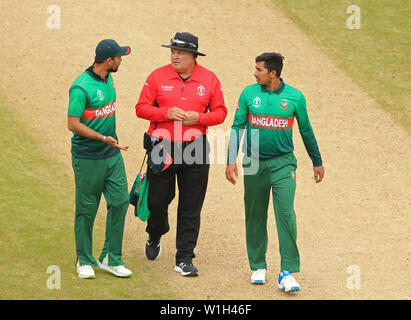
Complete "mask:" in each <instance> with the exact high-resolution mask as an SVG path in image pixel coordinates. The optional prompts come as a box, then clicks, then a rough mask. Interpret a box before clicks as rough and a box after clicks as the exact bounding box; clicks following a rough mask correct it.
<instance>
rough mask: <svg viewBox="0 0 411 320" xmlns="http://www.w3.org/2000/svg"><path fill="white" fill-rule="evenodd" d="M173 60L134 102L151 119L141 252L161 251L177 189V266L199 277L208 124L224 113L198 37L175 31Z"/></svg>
mask: <svg viewBox="0 0 411 320" xmlns="http://www.w3.org/2000/svg"><path fill="white" fill-rule="evenodd" d="M163 47H166V48H170V49H171V63H170V64H168V65H165V66H163V67H160V68H158V69H156V70H154V71H153V72H152V73H151V74H150V75H149V76H148V78H147V80H146V82H145V84H144V86H143V89H142V91H141V94H140V98H139V100H138V103H137V105H136V114H137V117H139V118H143V119H147V120H149V121H150V126H149V129H148V132H146V133H145V135H144V147H145V149H146V150H147V151H148V169H147V177H148V181H149V193H148V206H149V209H150V217H149V219H148V221H147V228H146V231H147V233H148V234H149V237H148V240H147V243H146V247H145V253H146V256H147V258H148V259H150V260H155V259H157V258H158V257H159V256H160V254H161V249H162V247H161V241H160V239H161V236H162V235H163V234H165V233H167V232H168V231H169V229H170V226H169V223H168V206H169V204H170V203H171V201H172V200H173V199H174V197H175V184H176V182H175V181H176V177H177V185H178V190H179V199H178V209H177V235H176V247H177V252H176V264H175V267H174V270H175V271H177V272H180V273H181V274H182V275H183V276H197V275H198V270H197V268H196V267H195V266H194V265H193V262H192V259H193V258H194V257H195V254H194V248H195V247H196V244H197V239H198V233H199V229H200V213H201V208H202V206H203V202H204V198H205V195H206V190H207V182H208V172H209V168H210V164H209V151H210V146H209V143H208V141H207V136H206V134H207V128H208V127H209V126H214V125H218V124H221V123H223V122H224V119H225V117H226V115H227V108H226V107H225V103H224V97H223V92H222V87H221V84H220V81H219V80H218V78H217V76H216V75H215V74H214V73H213V72H212V71H210V70H208V69H206V68H204V67H202V66H200V65H199V64H198V62H197V60H196V59H197V57H198V56H205V54H203V53H201V52H199V51H198V38H197V37H196V36H194V35H192V34H190V33H188V32H181V33H180V32H177V33H176V34H175V36H174V38H172V39H171V41H170V45H163Z"/></svg>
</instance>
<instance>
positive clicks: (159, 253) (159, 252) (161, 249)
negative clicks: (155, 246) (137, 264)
mask: <svg viewBox="0 0 411 320" xmlns="http://www.w3.org/2000/svg"><path fill="white" fill-rule="evenodd" d="M161 251H163V247H162V246H161V242H160V250H159V251H158V255H157V257H155V258H154V259H151V258H149V257H147V252H146V248H144V254H145V255H146V258H147V259H148V260H151V261H154V260H157V259H158V258H159V257H160V255H161Z"/></svg>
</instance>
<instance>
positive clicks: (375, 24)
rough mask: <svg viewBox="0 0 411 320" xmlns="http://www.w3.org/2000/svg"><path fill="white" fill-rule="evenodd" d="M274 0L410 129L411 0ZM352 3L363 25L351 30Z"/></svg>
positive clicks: (341, 66)
mask: <svg viewBox="0 0 411 320" xmlns="http://www.w3.org/2000/svg"><path fill="white" fill-rule="evenodd" d="M273 3H274V4H275V5H276V6H279V7H280V8H281V9H282V10H283V11H284V12H285V13H286V14H287V15H288V17H289V18H291V20H292V21H294V22H295V23H296V24H297V25H298V26H299V27H300V28H301V29H302V30H303V31H304V32H305V33H306V34H307V35H308V36H309V37H310V38H311V39H313V40H314V42H315V43H316V44H317V45H319V46H320V47H321V48H323V49H324V52H325V53H326V54H327V55H328V56H330V57H331V58H332V59H333V60H334V61H335V62H336V64H337V65H338V66H339V67H340V68H341V70H344V71H345V72H346V73H347V75H348V76H350V77H351V78H352V79H353V80H354V81H355V82H356V83H357V84H358V85H359V86H361V87H362V88H363V89H364V90H365V91H367V92H368V93H369V94H370V96H372V97H373V98H374V99H375V100H376V101H377V103H378V104H379V105H380V106H381V107H382V108H383V109H384V110H386V111H387V112H388V113H389V114H390V115H391V116H392V118H393V119H394V120H395V121H397V122H398V123H400V124H401V125H402V126H403V127H404V128H405V130H406V131H407V132H408V133H410V134H411V94H410V92H411V90H410V88H411V68H410V63H409V60H410V52H411V19H410V17H411V1H409V0H356V1H353V0H340V1H334V0H286V1H285V0H282V1H273ZM353 4H354V5H357V6H358V7H359V8H360V10H361V26H360V29H353V30H350V29H349V28H347V23H346V22H347V19H348V17H349V16H350V15H351V14H349V13H347V12H346V10H347V8H348V7H349V6H350V5H353ZM359 103H360V102H359Z"/></svg>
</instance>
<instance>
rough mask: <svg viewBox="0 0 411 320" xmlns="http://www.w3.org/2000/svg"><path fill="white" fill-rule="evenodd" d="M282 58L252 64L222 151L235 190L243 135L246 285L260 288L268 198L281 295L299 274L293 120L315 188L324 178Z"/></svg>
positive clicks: (262, 57)
mask: <svg viewBox="0 0 411 320" xmlns="http://www.w3.org/2000/svg"><path fill="white" fill-rule="evenodd" d="M283 59H284V57H283V56H282V55H281V54H278V53H274V52H273V53H263V54H261V55H259V56H258V57H257V58H256V66H255V69H256V71H255V73H254V76H255V78H256V80H257V83H256V84H253V85H250V86H247V87H246V88H245V89H244V90H243V92H242V93H241V96H240V98H239V103H238V108H237V110H236V113H235V119H234V123H233V125H232V129H231V134H230V141H229V147H228V160H227V168H226V178H227V180H228V181H230V182H231V183H233V184H235V183H236V180H237V178H238V170H237V165H236V159H237V155H238V150H239V143H240V140H241V137H242V135H243V132H244V131H245V132H246V136H245V138H244V144H243V151H244V158H243V169H244V204H245V223H246V242H247V252H248V259H249V264H250V267H251V270H252V275H251V282H252V283H253V284H264V283H265V276H266V270H267V264H266V252H267V210H268V204H269V199H270V192H272V194H273V205H274V212H275V220H276V226H277V233H278V240H279V249H280V254H281V270H280V271H281V272H280V274H279V277H278V287H279V288H280V289H282V290H284V291H286V292H292V291H298V290H300V286H299V284H298V283H297V281H296V280H295V278H294V277H293V275H292V273H293V272H299V271H300V256H299V252H298V248H297V242H296V240H297V227H296V217H295V212H294V196H295V189H296V169H297V160H296V158H295V156H294V154H293V150H294V145H293V140H292V129H293V124H294V119H296V120H297V122H298V128H299V131H300V134H301V137H302V140H303V142H304V145H305V148H306V150H307V153H308V155H309V156H310V158H311V160H312V163H313V171H314V178H315V182H317V183H318V182H320V181H321V180H322V179H323V177H324V167H323V165H322V159H321V154H320V151H319V148H318V145H317V141H316V138H315V136H314V133H313V130H312V128H311V124H310V121H309V119H308V114H307V108H306V102H305V98H304V95H303V94H302V93H301V91H299V90H297V89H295V88H293V87H291V86H290V85H288V84H286V83H284V81H283V79H282V78H281V77H280V76H281V71H282V68H283Z"/></svg>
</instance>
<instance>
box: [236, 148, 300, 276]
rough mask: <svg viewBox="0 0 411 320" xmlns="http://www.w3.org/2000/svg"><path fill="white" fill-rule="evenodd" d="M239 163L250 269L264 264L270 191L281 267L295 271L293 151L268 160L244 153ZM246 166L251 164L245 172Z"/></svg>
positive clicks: (295, 161) (298, 259)
mask: <svg viewBox="0 0 411 320" xmlns="http://www.w3.org/2000/svg"><path fill="white" fill-rule="evenodd" d="M250 161H251V162H250ZM243 167H244V203H245V223H246V241H247V253H248V259H249V263H250V267H251V270H257V269H264V268H266V267H267V264H266V252H267V211H268V204H269V201H270V193H272V195H273V206H274V213H275V221H276V226H277V235H278V242H279V249H280V254H281V270H288V271H291V272H299V271H300V256H299V253H298V248H297V243H296V240H297V226H296V217H295V212H294V195H295V189H296V173H295V170H296V168H297V160H296V158H295V156H294V154H293V153H292V152H291V153H288V154H285V155H282V156H280V157H277V158H274V159H270V160H256V159H251V158H248V157H245V158H244V161H243ZM250 167H254V170H252V171H253V172H251V173H250V172H247V170H248V169H249V168H250Z"/></svg>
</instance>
